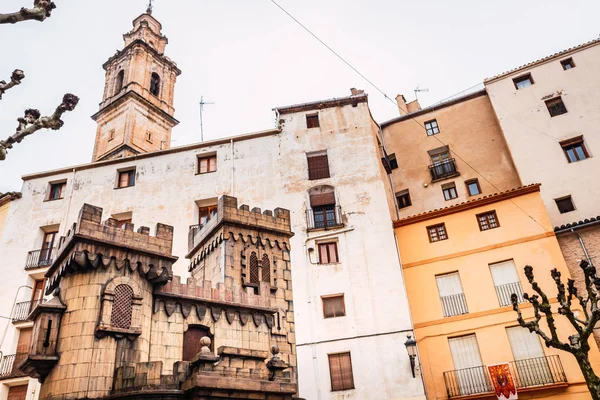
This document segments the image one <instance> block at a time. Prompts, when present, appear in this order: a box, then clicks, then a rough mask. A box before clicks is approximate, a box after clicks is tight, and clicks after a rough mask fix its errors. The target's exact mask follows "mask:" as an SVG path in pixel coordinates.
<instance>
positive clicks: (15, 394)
mask: <svg viewBox="0 0 600 400" xmlns="http://www.w3.org/2000/svg"><path fill="white" fill-rule="evenodd" d="M26 398H27V385H20V386H11V387H10V388H9V389H8V397H7V400H25V399H26Z"/></svg>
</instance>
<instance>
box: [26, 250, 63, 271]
mask: <svg viewBox="0 0 600 400" xmlns="http://www.w3.org/2000/svg"><path fill="white" fill-rule="evenodd" d="M55 250H56V249H55V248H54V247H52V248H48V249H41V250H33V251H30V252H29V253H28V254H27V262H26V263H25V269H26V270H28V269H35V268H42V267H48V266H50V265H51V264H52V262H53V261H54V255H55V254H54V253H55Z"/></svg>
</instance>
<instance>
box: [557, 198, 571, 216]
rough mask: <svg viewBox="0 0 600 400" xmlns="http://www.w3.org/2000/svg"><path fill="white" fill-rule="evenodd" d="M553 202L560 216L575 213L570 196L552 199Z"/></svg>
mask: <svg viewBox="0 0 600 400" xmlns="http://www.w3.org/2000/svg"><path fill="white" fill-rule="evenodd" d="M554 201H555V202H556V207H558V211H560V213H561V214H564V213H568V212H571V211H575V206H574V205H573V199H571V196H566V197H562V198H560V199H554Z"/></svg>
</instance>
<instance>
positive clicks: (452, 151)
mask: <svg viewBox="0 0 600 400" xmlns="http://www.w3.org/2000/svg"><path fill="white" fill-rule="evenodd" d="M270 1H271V3H273V4H274V5H276V6H277V7H278V8H279V9H280V10H281V11H283V12H284V13H285V14H286V15H287V16H288V17H290V18H291V19H292V20H294V21H295V22H296V23H297V24H298V25H300V26H301V27H302V28H303V29H304V30H305V31H306V32H308V33H309V34H310V35H311V36H312V37H314V38H315V39H316V40H317V41H318V42H319V43H321V44H322V45H323V46H325V47H326V48H327V49H328V50H329V51H331V52H332V53H333V54H334V55H335V56H336V57H337V58H339V59H340V60H341V61H342V62H343V63H344V64H346V65H347V66H348V67H350V68H351V69H352V70H353V71H354V72H356V73H357V74H358V75H359V76H360V77H361V78H363V79H364V80H365V81H366V82H367V83H368V84H369V85H371V86H372V87H373V88H375V89H376V90H377V91H378V92H379V93H381V94H382V95H383V97H385V98H386V99H387V100H389V101H391V102H392V103H393V104H394V105H395V106H396V107H397V108H398V109H400V110H401V111H403V112H404V113H406V115H407V116H408V117H409V118H410V119H411V120H412V121H414V122H415V123H416V124H417V125H419V127H420V128H422V129H423V130H424V131H425V133H427V130H426V129H425V126H424V125H422V124H421V123H420V122H419V121H417V119H416V118H415V117H412V116H410V113H409V112H408V111H407V110H405V109H403V108H402V107H400V105H399V104H398V103H397V102H396V101H394V100H393V99H392V98H391V97H389V96H388V95H387V94H386V93H385V92H384V91H383V90H381V89H380V88H379V87H378V86H377V85H375V84H374V83H373V82H372V81H371V80H370V79H369V78H367V77H366V76H365V75H363V74H362V73H361V72H360V71H359V70H358V69H356V68H355V67H354V66H353V65H352V64H350V63H349V62H348V61H346V59H345V58H344V57H342V56H341V55H340V54H339V53H337V52H336V51H335V50H333V49H332V48H331V47H330V46H329V45H328V44H327V43H325V42H324V41H323V40H321V38H319V37H318V36H317V35H316V34H314V33H313V32H312V31H311V30H310V29H308V28H307V27H306V26H305V25H304V24H303V23H302V22H300V21H299V20H298V19H296V18H295V17H294V16H293V15H292V14H290V13H289V12H288V11H287V10H286V9H285V8H283V7H282V6H281V5H279V4H278V3H277V2H276V1H275V0H270ZM431 110H432V111H434V110H435V107H431ZM432 136H433V137H434V138H435V139H436V140H437V141H438V142H440V143H441V144H442V146H446V144H445V143H444V142H442V140H441V139H440V138H438V137H437V136H436V135H432ZM547 136H548V135H547ZM450 152H451V153H452V154H454V156H455V157H456V158H458V159H459V160H461V161H462V162H463V163H465V164H466V165H467V166H468V167H469V168H471V169H472V170H473V171H474V172H475V173H476V174H477V175H479V176H480V177H482V178H483V179H484V180H485V181H486V182H487V183H489V184H490V186H492V187H493V188H494V189H496V190H497V191H498V192H502V190H500V189H499V188H498V187H496V185H494V184H493V183H492V182H490V180H489V179H487V178H486V177H485V176H483V174H481V173H480V172H479V171H477V170H476V169H475V168H474V167H473V166H472V165H471V164H469V163H468V162H467V161H466V160H465V159H464V158H462V157H461V156H460V155H459V154H458V153H456V152H455V151H454V150H450ZM509 200H510V202H511V203H513V204H514V205H515V207H517V208H518V209H519V210H521V211H522V212H523V213H524V214H525V215H527V216H528V217H529V218H530V219H531V220H532V221H534V222H535V223H536V224H538V225H539V226H540V227H541V228H542V229H546V228H545V227H544V226H543V225H542V224H540V223H539V222H538V221H537V220H536V219H535V218H534V217H533V216H531V215H530V214H529V213H528V212H526V211H525V210H523V209H522V208H521V207H519V205H518V204H517V203H515V202H514V201H513V200H512V199H509Z"/></svg>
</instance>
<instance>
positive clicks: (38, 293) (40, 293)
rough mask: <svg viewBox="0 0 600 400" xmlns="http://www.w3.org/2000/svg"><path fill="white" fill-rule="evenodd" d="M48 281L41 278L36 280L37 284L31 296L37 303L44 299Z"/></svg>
mask: <svg viewBox="0 0 600 400" xmlns="http://www.w3.org/2000/svg"><path fill="white" fill-rule="evenodd" d="M45 283H46V281H45V280H43V279H42V280H39V281H35V285H34V287H33V297H32V298H31V300H32V301H33V302H34V303H35V302H37V301H39V300H42V298H43V297H44V286H45Z"/></svg>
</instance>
